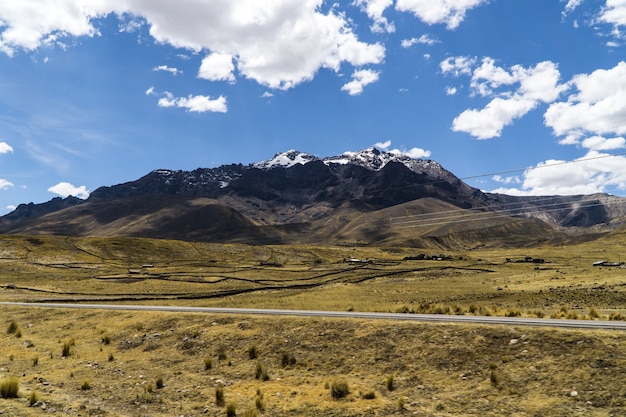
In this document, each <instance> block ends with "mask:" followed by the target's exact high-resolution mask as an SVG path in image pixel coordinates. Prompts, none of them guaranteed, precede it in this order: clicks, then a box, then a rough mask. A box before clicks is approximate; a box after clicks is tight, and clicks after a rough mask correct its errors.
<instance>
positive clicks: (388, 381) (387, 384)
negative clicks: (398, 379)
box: [385, 375, 394, 391]
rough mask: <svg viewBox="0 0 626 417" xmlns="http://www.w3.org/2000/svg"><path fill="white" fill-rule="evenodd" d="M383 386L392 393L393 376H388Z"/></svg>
mask: <svg viewBox="0 0 626 417" xmlns="http://www.w3.org/2000/svg"><path fill="white" fill-rule="evenodd" d="M385 385H386V386H387V391H393V389H394V386H393V375H389V376H388V377H387V381H386V382H385Z"/></svg>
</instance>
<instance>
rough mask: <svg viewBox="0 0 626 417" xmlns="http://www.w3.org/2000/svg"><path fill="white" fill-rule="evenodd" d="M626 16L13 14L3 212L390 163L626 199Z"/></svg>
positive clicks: (488, 183)
mask: <svg viewBox="0 0 626 417" xmlns="http://www.w3.org/2000/svg"><path fill="white" fill-rule="evenodd" d="M625 136H626V0H349V1H339V2H327V1H323V0H178V1H176V2H173V1H169V0H20V1H4V2H0V215H2V214H6V213H9V212H10V211H12V210H13V209H14V208H15V207H16V206H17V205H19V204H21V203H30V202H33V203H42V202H45V201H48V200H50V199H51V198H54V197H59V196H60V197H67V196H69V195H73V196H76V197H79V198H83V199H84V198H87V197H88V196H89V193H90V192H92V191H94V190H95V189H97V188H98V187H101V186H111V185H115V184H119V183H123V182H128V181H133V180H136V179H138V178H140V177H142V176H143V175H146V174H148V173H149V172H150V171H152V170H155V169H171V170H193V169H196V168H212V167H217V166H219V165H223V164H231V163H243V164H250V163H254V162H259V161H263V160H266V159H270V158H271V157H272V156H273V155H274V154H275V153H278V152H283V151H287V150H290V149H296V150H299V151H302V152H307V153H311V154H313V155H316V156H318V157H320V158H323V157H327V156H336V155H340V154H342V153H344V152H346V151H358V150H362V149H367V148H370V147H372V146H374V147H377V148H379V149H381V150H387V151H393V152H396V153H403V154H407V155H409V156H412V157H414V158H426V159H433V160H435V161H437V162H439V163H440V164H442V165H443V166H444V167H445V168H446V169H448V170H449V171H451V172H452V173H454V174H455V175H457V176H458V177H460V178H462V179H464V180H465V181H466V182H467V183H468V184H469V185H471V186H474V187H477V188H480V189H481V190H484V191H489V192H500V193H507V194H512V195H554V194H561V195H564V194H591V193H596V192H605V193H609V194H613V195H626V139H625Z"/></svg>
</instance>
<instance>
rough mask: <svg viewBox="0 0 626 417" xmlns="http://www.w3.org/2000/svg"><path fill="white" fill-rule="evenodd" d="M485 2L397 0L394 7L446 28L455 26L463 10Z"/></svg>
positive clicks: (463, 16)
mask: <svg viewBox="0 0 626 417" xmlns="http://www.w3.org/2000/svg"><path fill="white" fill-rule="evenodd" d="M485 3H487V0H398V1H397V2H396V9H397V10H399V11H403V12H411V13H413V14H414V15H415V16H416V17H417V18H419V19H420V20H422V21H423V22H424V23H427V24H429V25H432V24H436V23H444V24H445V25H446V26H447V27H448V29H455V28H457V27H458V26H459V25H460V24H461V22H462V21H463V19H465V12H466V11H468V10H470V9H473V8H474V7H477V6H480V5H481V4H485Z"/></svg>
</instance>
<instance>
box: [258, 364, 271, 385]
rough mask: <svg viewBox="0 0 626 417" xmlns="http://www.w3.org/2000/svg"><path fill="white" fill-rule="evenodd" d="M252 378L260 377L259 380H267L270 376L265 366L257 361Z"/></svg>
mask: <svg viewBox="0 0 626 417" xmlns="http://www.w3.org/2000/svg"><path fill="white" fill-rule="evenodd" d="M254 378H256V379H260V380H261V381H269V379H270V376H269V374H268V373H267V368H265V366H263V364H262V363H261V362H257V364H256V370H255V372H254Z"/></svg>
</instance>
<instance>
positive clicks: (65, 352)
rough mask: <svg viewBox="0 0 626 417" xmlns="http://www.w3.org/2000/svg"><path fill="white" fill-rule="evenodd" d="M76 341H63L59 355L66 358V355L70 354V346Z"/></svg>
mask: <svg viewBox="0 0 626 417" xmlns="http://www.w3.org/2000/svg"><path fill="white" fill-rule="evenodd" d="M75 344H76V343H75V342H74V339H68V340H66V341H65V342H64V343H63V349H62V350H61V356H63V357H64V358H67V357H68V356H70V355H71V354H72V346H74V345H75Z"/></svg>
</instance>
